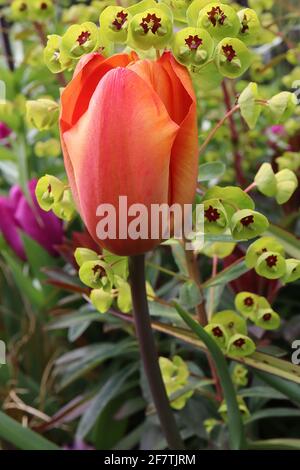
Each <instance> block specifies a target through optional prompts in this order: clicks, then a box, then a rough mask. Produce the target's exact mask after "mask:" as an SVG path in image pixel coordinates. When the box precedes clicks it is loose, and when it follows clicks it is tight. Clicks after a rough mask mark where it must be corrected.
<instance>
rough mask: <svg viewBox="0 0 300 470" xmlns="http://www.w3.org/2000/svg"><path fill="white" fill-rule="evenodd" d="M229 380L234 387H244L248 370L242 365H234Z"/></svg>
mask: <svg viewBox="0 0 300 470" xmlns="http://www.w3.org/2000/svg"><path fill="white" fill-rule="evenodd" d="M231 378H232V382H233V383H234V385H236V387H246V385H247V383H248V370H247V369H246V367H245V366H243V365H242V364H235V366H234V367H233V370H232V373H231Z"/></svg>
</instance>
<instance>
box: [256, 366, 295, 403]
mask: <svg viewBox="0 0 300 470" xmlns="http://www.w3.org/2000/svg"><path fill="white" fill-rule="evenodd" d="M255 374H256V375H257V376H258V377H259V378H260V379H261V380H263V381H264V382H265V383H267V384H268V385H270V387H272V388H273V389H275V390H277V391H278V392H280V393H281V394H283V395H285V396H286V397H288V398H289V399H290V400H292V401H294V402H296V403H300V388H299V385H296V384H294V383H293V382H289V381H288V380H284V379H281V378H280V377H276V375H272V374H266V373H264V372H260V371H255Z"/></svg>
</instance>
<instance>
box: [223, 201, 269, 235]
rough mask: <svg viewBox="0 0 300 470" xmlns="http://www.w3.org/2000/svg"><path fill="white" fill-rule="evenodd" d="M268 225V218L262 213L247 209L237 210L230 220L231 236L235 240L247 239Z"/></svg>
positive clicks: (261, 231)
mask: <svg viewBox="0 0 300 470" xmlns="http://www.w3.org/2000/svg"><path fill="white" fill-rule="evenodd" d="M268 227H269V222H268V219H267V218H266V217H265V216H264V215H263V214H260V213H259V212H256V211H252V210H249V209H242V210H240V211H237V212H236V213H235V214H234V215H233V217H232V219H231V221H230V229H231V233H232V237H233V238H234V239H235V240H249V239H250V238H254V237H257V236H258V235H261V234H262V233H264V232H265V231H266V230H267V228H268Z"/></svg>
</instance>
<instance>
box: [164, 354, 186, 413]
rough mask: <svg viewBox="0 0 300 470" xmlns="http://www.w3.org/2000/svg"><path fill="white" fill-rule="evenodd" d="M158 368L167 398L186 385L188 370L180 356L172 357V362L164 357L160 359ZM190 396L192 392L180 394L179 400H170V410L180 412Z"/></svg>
mask: <svg viewBox="0 0 300 470" xmlns="http://www.w3.org/2000/svg"><path fill="white" fill-rule="evenodd" d="M159 367H160V370H161V374H162V377H163V381H164V384H165V387H166V391H167V395H168V397H169V398H170V397H172V395H173V394H174V393H176V392H180V390H181V389H183V388H184V387H186V385H187V384H188V378H189V370H188V367H187V365H186V363H185V362H184V361H183V360H182V359H181V357H180V356H174V357H173V359H172V360H170V359H167V358H166V357H160V358H159ZM192 395H193V391H192V390H190V391H188V392H186V393H184V394H181V395H180V397H179V398H176V399H174V400H171V406H172V408H174V409H175V410H181V409H182V408H183V407H184V406H185V405H186V402H187V400H188V399H189V398H190V397H191V396H192Z"/></svg>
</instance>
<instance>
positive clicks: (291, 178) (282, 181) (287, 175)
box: [275, 169, 298, 204]
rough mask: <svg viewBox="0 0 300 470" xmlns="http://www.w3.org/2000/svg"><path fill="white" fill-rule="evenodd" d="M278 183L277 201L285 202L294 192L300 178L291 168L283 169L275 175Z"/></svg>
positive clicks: (279, 202)
mask: <svg viewBox="0 0 300 470" xmlns="http://www.w3.org/2000/svg"><path fill="white" fill-rule="evenodd" d="M275 178H276V183H277V191H276V201H277V202H278V204H284V203H285V202H287V201H288V200H289V199H290V198H291V196H292V195H293V194H294V192H295V190H296V189H297V187H298V178H297V176H296V175H295V173H294V172H293V171H291V170H288V169H285V170H281V171H279V172H278V173H276V175H275Z"/></svg>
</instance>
